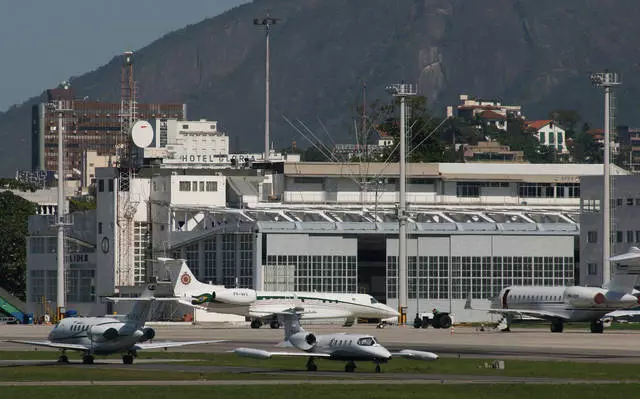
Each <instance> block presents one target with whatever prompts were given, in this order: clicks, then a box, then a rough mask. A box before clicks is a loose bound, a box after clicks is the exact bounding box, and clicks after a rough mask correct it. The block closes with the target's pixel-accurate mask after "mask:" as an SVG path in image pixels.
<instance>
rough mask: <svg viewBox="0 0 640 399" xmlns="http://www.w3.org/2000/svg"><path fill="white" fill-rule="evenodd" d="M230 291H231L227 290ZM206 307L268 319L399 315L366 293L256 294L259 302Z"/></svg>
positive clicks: (282, 292) (217, 304)
mask: <svg viewBox="0 0 640 399" xmlns="http://www.w3.org/2000/svg"><path fill="white" fill-rule="evenodd" d="M231 290H232V289H228V291H231ZM217 292H219V291H217ZM195 295H196V294H194V296H195ZM198 295H200V294H198ZM227 297H231V296H227ZM207 307H208V309H209V310H210V311H212V312H219V313H234V314H241V315H245V316H249V317H254V318H260V317H268V316H271V315H273V314H275V313H279V312H282V311H283V310H284V309H289V308H301V309H304V313H302V314H301V318H302V319H327V318H341V317H345V318H348V317H362V318H371V319H386V318H389V317H397V316H398V312H397V311H396V310H395V309H393V308H391V307H389V306H387V305H385V304H383V303H380V302H378V301H377V300H376V299H375V298H373V297H372V296H371V295H366V294H341V293H320V292H284V291H257V292H256V300H255V301H253V302H252V303H249V304H246V303H233V302H232V301H227V302H220V301H217V300H216V301H213V302H210V303H208V304H207Z"/></svg>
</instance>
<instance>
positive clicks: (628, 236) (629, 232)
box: [627, 230, 633, 242]
mask: <svg viewBox="0 0 640 399" xmlns="http://www.w3.org/2000/svg"><path fill="white" fill-rule="evenodd" d="M627 242H633V231H632V230H627Z"/></svg>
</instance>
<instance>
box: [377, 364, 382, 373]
mask: <svg viewBox="0 0 640 399" xmlns="http://www.w3.org/2000/svg"><path fill="white" fill-rule="evenodd" d="M380 372H382V369H381V368H380V365H379V364H376V373H380Z"/></svg>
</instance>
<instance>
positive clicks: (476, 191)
mask: <svg viewBox="0 0 640 399" xmlns="http://www.w3.org/2000/svg"><path fill="white" fill-rule="evenodd" d="M456 196H458V197H461V198H479V197H480V183H475V182H458V183H456Z"/></svg>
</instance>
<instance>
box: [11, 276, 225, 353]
mask: <svg viewBox="0 0 640 399" xmlns="http://www.w3.org/2000/svg"><path fill="white" fill-rule="evenodd" d="M154 291H155V286H154V285H152V284H150V285H149V286H147V288H146V290H145V291H144V292H143V293H142V295H141V296H140V297H139V298H135V303H134V305H133V309H132V310H131V313H129V314H127V315H123V316H105V317H70V318H66V319H62V320H60V321H59V322H58V323H57V324H56V325H55V326H54V327H53V330H51V332H50V333H49V337H48V340H46V341H22V340H11V341H9V342H15V343H19V344H26V345H36V346H46V347H49V348H56V349H60V351H61V353H60V357H59V358H58V361H59V362H61V363H68V362H69V358H68V357H67V355H66V351H67V350H74V351H80V352H84V355H83V356H82V363H84V364H93V360H94V355H109V354H112V353H122V354H123V355H122V362H123V363H124V364H133V358H134V357H135V356H136V354H137V352H138V351H139V350H144V349H159V348H170V347H176V346H185V345H198V344H207V343H215V342H223V341H188V342H170V341H165V342H151V341H152V340H153V338H154V337H155V335H156V334H155V331H154V330H153V329H152V328H149V327H145V326H144V324H145V320H147V316H148V314H149V310H150V308H151V303H152V302H153V301H154V300H156V299H159V298H154V296H153V292H154ZM118 299H122V298H118ZM172 300H175V299H172Z"/></svg>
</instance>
